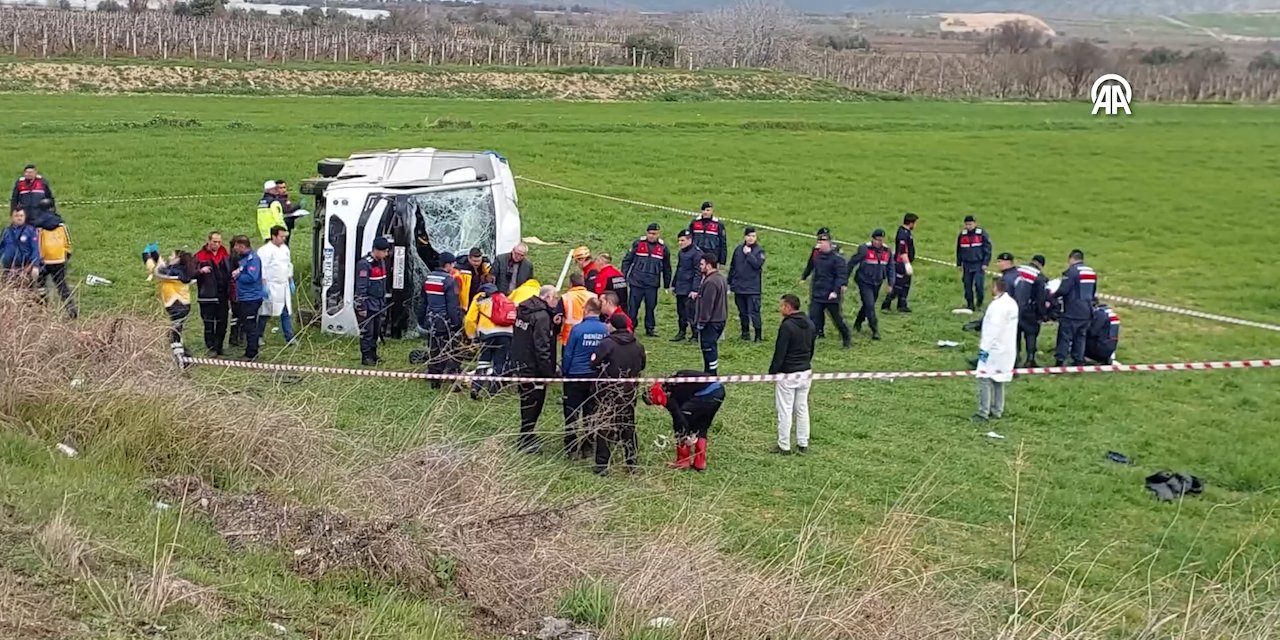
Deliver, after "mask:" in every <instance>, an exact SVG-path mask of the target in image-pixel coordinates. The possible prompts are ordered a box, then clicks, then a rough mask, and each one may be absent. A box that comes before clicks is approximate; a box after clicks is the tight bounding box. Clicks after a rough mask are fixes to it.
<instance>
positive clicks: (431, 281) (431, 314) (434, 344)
mask: <svg viewBox="0 0 1280 640" xmlns="http://www.w3.org/2000/svg"><path fill="white" fill-rule="evenodd" d="M454 263H455V262H454V257H453V254H452V253H449V252H448V251H445V252H442V253H441V254H440V266H439V267H437V268H436V269H435V270H434V271H432V272H430V273H428V274H427V277H426V278H424V279H423V282H422V306H421V311H419V315H418V325H419V326H420V327H422V330H423V332H424V333H426V334H427V373H458V372H459V371H461V370H462V362H461V361H460V359H459V358H458V345H457V344H456V340H455V338H456V337H457V336H458V331H459V330H460V329H462V303H461V301H460V298H459V288H460V287H461V285H460V284H458V278H457V277H456V276H455V275H454V270H455V267H454ZM443 384H444V383H443V381H441V380H432V381H431V388H433V389H439V388H440V387H441V386H443ZM450 388H457V387H456V386H451V387H450Z"/></svg>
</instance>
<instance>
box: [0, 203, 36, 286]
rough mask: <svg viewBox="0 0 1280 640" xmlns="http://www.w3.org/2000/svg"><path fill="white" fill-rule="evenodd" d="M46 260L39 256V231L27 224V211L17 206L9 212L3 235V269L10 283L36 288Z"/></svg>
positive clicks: (0, 243)
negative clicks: (7, 223) (7, 224)
mask: <svg viewBox="0 0 1280 640" xmlns="http://www.w3.org/2000/svg"><path fill="white" fill-rule="evenodd" d="M43 267H44V261H43V259H42V258H41V255H40V232H39V231H37V230H36V228H35V227H33V226H31V225H30V224H27V213H26V211H24V210H23V209H14V210H13V212H12V213H10V214H9V226H8V227H5V230H4V236H3V237H0V268H3V269H4V275H5V280H6V281H8V282H9V283H10V284H12V285H14V286H17V287H20V288H23V289H28V290H30V289H34V288H35V285H36V283H37V282H39V277H40V270H41V269H42V268H43Z"/></svg>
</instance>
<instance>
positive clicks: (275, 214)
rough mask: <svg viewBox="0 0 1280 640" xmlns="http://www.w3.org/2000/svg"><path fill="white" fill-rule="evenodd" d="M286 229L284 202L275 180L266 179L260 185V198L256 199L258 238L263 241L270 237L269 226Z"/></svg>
mask: <svg viewBox="0 0 1280 640" xmlns="http://www.w3.org/2000/svg"><path fill="white" fill-rule="evenodd" d="M272 227H282V228H285V229H288V228H289V227H287V226H286V223H285V220H284V202H283V201H282V200H281V199H280V195H279V188H278V187H277V186H276V181H275V180H268V181H266V182H265V183H263V185H262V198H260V199H259V200H258V238H259V239H260V240H262V241H263V242H267V241H268V240H270V239H271V228H272Z"/></svg>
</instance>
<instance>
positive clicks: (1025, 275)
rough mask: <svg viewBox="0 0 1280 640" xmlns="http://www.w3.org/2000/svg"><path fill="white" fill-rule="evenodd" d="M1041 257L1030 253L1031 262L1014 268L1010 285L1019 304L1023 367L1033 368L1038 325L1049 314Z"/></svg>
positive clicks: (1019, 331) (1046, 280) (1019, 341)
mask: <svg viewBox="0 0 1280 640" xmlns="http://www.w3.org/2000/svg"><path fill="white" fill-rule="evenodd" d="M1043 269H1044V256H1041V255H1036V256H1032V258H1031V263H1030V264H1027V265H1023V266H1021V267H1018V268H1017V272H1018V279H1017V280H1016V281H1015V282H1014V285H1013V299H1014V301H1015V302H1017V303H1018V345H1019V347H1020V349H1025V351H1026V360H1025V361H1024V362H1025V363H1024V365H1023V366H1026V367H1036V366H1039V365H1037V364H1036V347H1037V345H1036V342H1037V340H1038V339H1039V338H1040V324H1041V323H1042V322H1044V321H1045V319H1046V317H1047V316H1048V310H1047V309H1046V307H1045V305H1046V304H1047V302H1046V298H1047V291H1046V287H1047V285H1048V284H1049V280H1048V278H1045V277H1044V274H1043V273H1041V270H1043Z"/></svg>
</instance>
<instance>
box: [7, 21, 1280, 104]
mask: <svg viewBox="0 0 1280 640" xmlns="http://www.w3.org/2000/svg"><path fill="white" fill-rule="evenodd" d="M218 1H219V0H192V2H193V3H217V2H218ZM188 6H189V7H192V6H198V7H199V8H200V10H201V11H206V10H208V8H209V5H207V4H199V5H188ZM220 6H221V5H217V6H216V7H214V9H213V10H214V12H215V13H216V12H217V11H218V9H217V7H220ZM339 15H341V14H338V13H337V12H333V13H331V14H325V13H324V12H322V11H321V10H319V9H318V8H310V9H308V10H307V11H306V12H304V13H302V14H298V15H296V16H295V15H290V16H283V17H278V18H272V19H270V20H265V19H264V20H261V21H259V20H256V19H250V17H249V16H239V17H236V16H230V15H228V16H226V17H222V18H205V17H196V16H194V14H192V15H189V16H185V17H184V16H178V15H174V14H173V13H158V12H145V13H109V12H108V13H102V12H96V13H95V12H58V11H17V10H7V11H5V12H4V15H2V16H0V43H3V44H5V45H9V46H8V47H6V48H8V49H9V51H8V52H7V53H9V54H11V55H13V56H15V57H22V56H34V57H47V58H51V57H63V56H73V57H74V56H92V57H139V58H147V57H155V58H197V59H220V60H228V61H229V60H240V61H256V62H270V63H275V62H286V61H330V62H339V61H364V62H371V63H375V64H389V63H415V64H419V63H424V64H451V65H511V64H514V65H538V66H581V65H590V66H607V65H628V66H642V67H680V68H688V69H694V68H723V67H729V68H738V67H748V68H771V69H778V70H785V71H794V72H799V73H805V74H809V75H813V76H818V77H822V78H827V79H831V80H834V81H836V82H840V83H843V84H846V85H849V86H852V87H854V88H859V89H866V90H871V91H895V92H904V93H923V94H929V95H943V96H965V97H980V96H988V97H1000V98H1017V97H1025V98H1058V97H1068V96H1080V95H1082V94H1083V93H1084V92H1085V91H1087V88H1088V87H1087V85H1088V84H1089V83H1090V82H1091V80H1092V78H1094V77H1096V75H1097V74H1099V73H1104V72H1119V73H1122V74H1124V75H1125V76H1126V77H1127V78H1129V79H1130V81H1131V82H1134V83H1135V87H1137V86H1138V85H1137V82H1138V80H1136V78H1142V79H1144V80H1145V81H1146V82H1147V84H1144V85H1142V87H1141V91H1142V94H1143V95H1142V99H1144V100H1202V99H1225V100H1263V101H1272V100H1277V99H1278V98H1280V96H1278V95H1277V94H1278V90H1277V87H1280V60H1278V59H1277V57H1276V56H1275V55H1274V54H1270V55H1267V56H1259V57H1258V58H1257V59H1255V60H1254V61H1253V62H1252V63H1250V64H1249V65H1247V67H1246V66H1245V65H1241V64H1233V62H1232V61H1231V60H1230V58H1228V57H1227V55H1226V54H1225V53H1222V52H1221V51H1218V50H1203V51H1196V52H1193V53H1189V54H1183V53H1182V52H1172V51H1168V50H1159V49H1156V50H1152V51H1148V52H1116V51H1112V50H1107V49H1104V48H1102V47H1100V46H1098V45H1097V44H1096V43H1092V42H1088V41H1084V40H1070V41H1066V42H1054V41H1053V40H1052V39H1051V38H1050V36H1049V34H1045V33H1044V32H1043V31H1037V30H1034V29H1028V28H1026V26H1025V25H1022V24H1019V23H1007V24H1006V25H1002V26H1001V27H1000V28H999V29H997V30H995V31H994V32H993V33H991V34H990V35H989V36H988V38H987V41H986V42H985V43H984V46H982V47H980V48H979V49H978V50H977V51H975V52H973V53H968V54H965V53H960V54H943V53H936V54H934V53H926V54H917V53H896V52H893V53H889V52H876V51H874V50H873V51H868V50H867V47H865V46H863V42H862V41H859V40H856V39H851V40H837V39H836V38H834V37H832V38H831V39H829V40H823V41H820V42H817V43H815V42H813V40H812V39H811V33H810V32H809V31H807V30H806V25H805V24H804V23H803V22H802V20H801V19H800V17H799V16H797V15H796V14H794V13H792V12H791V11H789V10H788V9H785V8H784V7H782V6H780V5H777V4H773V3H772V2H770V1H769V0H747V1H746V2H744V3H741V4H739V5H736V6H734V7H731V8H725V9H720V10H717V11H712V12H707V13H702V14H696V15H691V16H687V18H686V22H685V24H683V26H682V28H680V29H661V28H658V29H655V28H653V27H652V25H649V26H648V27H645V28H640V29H636V30H632V31H627V30H625V29H616V28H596V29H589V28H574V27H565V26H561V25H558V24H557V25H550V24H548V23H543V22H540V21H538V20H537V18H536V16H535V20H534V21H533V22H524V21H511V22H509V23H507V24H502V25H499V24H495V23H489V22H485V23H483V24H482V25H471V24H458V23H451V22H449V21H447V20H439V19H437V16H434V15H433V14H431V13H430V12H429V11H428V10H427V8H426V7H425V6H422V5H418V6H397V7H394V8H393V10H392V13H391V16H390V17H389V18H387V19H386V20H383V21H380V22H378V23H376V29H371V28H369V26H368V25H369V24H370V23H368V22H367V21H361V22H360V24H361V25H362V26H361V27H360V29H357V28H354V27H352V28H348V27H347V26H346V23H344V22H342V21H343V20H348V19H349V20H355V19H354V18H340V17H338V16H339ZM484 25H489V26H488V27H484ZM482 27H483V28H482ZM815 44H817V45H818V46H814V45H815ZM0 46H3V45H0Z"/></svg>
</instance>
